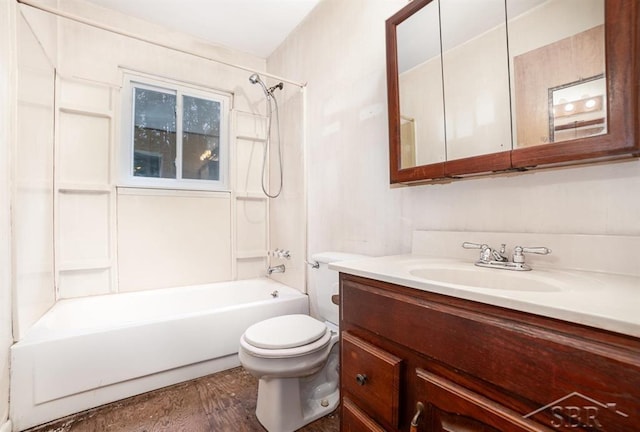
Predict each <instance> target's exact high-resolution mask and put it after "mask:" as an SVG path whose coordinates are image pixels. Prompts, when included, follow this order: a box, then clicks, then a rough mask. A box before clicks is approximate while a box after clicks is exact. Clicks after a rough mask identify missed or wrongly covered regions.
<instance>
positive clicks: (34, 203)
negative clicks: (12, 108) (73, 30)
mask: <svg viewBox="0 0 640 432" xmlns="http://www.w3.org/2000/svg"><path fill="white" fill-rule="evenodd" d="M41 23H43V24H45V25H46V24H48V23H47V22H46V21H42V22H41ZM47 28H48V27H47ZM17 46H18V50H17V53H18V54H17V60H18V62H17V65H18V76H17V84H18V85H17V113H16V121H17V129H16V130H17V136H16V140H15V142H14V146H13V149H12V155H13V158H12V170H13V176H12V180H13V183H12V192H13V200H12V221H13V225H12V228H13V232H12V236H13V251H12V253H13V260H14V268H13V271H14V278H15V282H14V302H15V309H14V316H13V326H14V330H13V332H14V337H15V338H20V337H21V335H23V334H24V332H25V331H26V330H27V329H28V328H29V327H30V326H31V324H33V323H34V322H35V321H36V320H37V319H38V318H39V317H40V316H41V315H42V314H43V313H44V312H45V311H46V310H47V309H49V308H50V307H51V306H52V305H53V302H54V300H55V291H54V268H53V265H54V264H53V262H54V249H53V237H54V234H53V229H54V228H53V199H54V197H53V145H54V83H55V71H54V64H53V62H52V59H51V57H50V56H48V55H47V53H46V52H45V51H44V50H43V49H42V46H41V45H40V44H39V42H38V40H37V39H36V37H35V36H34V34H33V33H32V32H31V29H30V27H29V23H28V22H27V21H26V20H25V19H24V17H23V16H22V14H18V16H17Z"/></svg>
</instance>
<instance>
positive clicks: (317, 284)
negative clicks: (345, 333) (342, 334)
mask: <svg viewBox="0 0 640 432" xmlns="http://www.w3.org/2000/svg"><path fill="white" fill-rule="evenodd" d="M364 258H368V257H367V256H366V255H358V254H350V253H345V252H321V253H317V254H314V255H312V256H311V261H312V262H317V263H318V264H319V265H320V267H318V268H317V269H315V268H312V269H311V271H310V272H309V288H310V290H309V291H310V294H311V295H313V296H314V299H315V302H316V305H317V306H318V315H319V316H318V318H319V319H321V320H325V321H329V322H331V323H334V324H336V325H337V324H338V322H339V315H338V306H337V305H336V304H334V303H333V302H332V301H331V296H332V295H334V294H338V291H339V288H338V272H337V271H335V270H330V269H329V263H332V262H338V261H348V260H357V259H364Z"/></svg>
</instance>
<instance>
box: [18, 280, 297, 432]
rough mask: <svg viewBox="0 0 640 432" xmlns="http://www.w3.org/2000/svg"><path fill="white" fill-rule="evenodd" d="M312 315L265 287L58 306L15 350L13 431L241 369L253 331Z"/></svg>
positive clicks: (289, 295)
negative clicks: (244, 342) (243, 348)
mask: <svg viewBox="0 0 640 432" xmlns="http://www.w3.org/2000/svg"><path fill="white" fill-rule="evenodd" d="M276 290H277V291H278V294H277V296H276V297H274V296H272V293H273V292H274V291H276ZM308 312H309V304H308V298H307V296H306V295H304V294H301V293H300V292H299V291H297V290H294V289H292V288H289V287H287V286H285V285H282V284H279V283H277V282H274V281H272V280H270V279H266V278H261V279H252V280H244V281H233V282H224V283H217V284H209V285H198V286H192V287H181V288H170V289H163V290H152V291H142V292H134V293H127V294H114V295H104V296H94V297H85V298H78V299H70V300H62V301H59V302H57V303H56V305H55V306H54V307H53V308H52V309H51V310H50V311H49V312H47V313H46V314H45V315H44V316H43V317H42V318H41V319H40V320H39V321H38V322H37V323H36V324H35V325H34V326H33V328H31V329H30V330H29V331H28V333H27V334H26V336H25V337H24V338H23V339H22V340H21V341H20V342H18V343H17V344H15V345H14V346H13V347H12V349H11V354H12V371H11V401H12V404H11V410H12V413H11V418H12V420H13V423H14V425H13V427H14V430H23V429H26V428H28V427H32V426H35V425H38V424H42V423H45V422H47V421H51V420H53V419H56V418H60V417H63V416H65V415H68V414H72V413H75V412H79V411H82V410H86V409H88V408H92V407H95V406H98V405H102V404H105V403H108V402H112V401H115V400H119V399H123V398H125V397H128V396H132V395H135V394H139V393H143V392H146V391H149V390H153V389H157V388H160V387H164V386H167V385H171V384H174V383H178V382H181V381H185V380H188V379H193V378H196V377H200V376H204V375H207V374H210V373H213V372H217V371H221V370H225V369H229V368H232V367H236V366H239V362H238V359H237V351H238V341H239V340H240V336H241V335H242V333H243V332H244V331H245V330H246V329H247V327H249V326H250V325H251V324H253V323H256V322H258V321H261V320H263V319H266V318H269V317H272V316H277V315H283V314H290V313H308Z"/></svg>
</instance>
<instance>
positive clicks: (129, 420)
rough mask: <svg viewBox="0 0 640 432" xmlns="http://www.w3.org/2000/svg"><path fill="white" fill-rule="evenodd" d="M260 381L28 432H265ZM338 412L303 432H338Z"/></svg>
mask: <svg viewBox="0 0 640 432" xmlns="http://www.w3.org/2000/svg"><path fill="white" fill-rule="evenodd" d="M257 391H258V381H257V380H256V379H255V378H254V377H252V376H251V375H249V374H248V373H247V372H245V370H244V369H242V368H241V367H238V368H235V369H231V370H228V371H223V372H219V373H216V374H213V375H208V376H205V377H202V378H198V379H195V380H192V381H187V382H184V383H180V384H176V385H173V386H171V387H166V388H163V389H160V390H155V391H152V392H149V393H145V394H142V395H139V396H134V397H131V398H128V399H124V400H122V401H118V402H114V403H111V404H108V405H104V406H102V407H98V408H95V409H92V410H89V411H85V412H82V413H79V414H76V415H73V416H70V417H66V418H64V419H62V420H58V421H56V422H53V423H49V424H47V425H43V426H38V427H35V428H32V429H29V430H28V431H27V432H103V431H105V432H214V431H215V432H227V431H228V432H254V431H257V432H264V431H265V429H264V428H263V427H262V426H261V425H260V423H259V422H258V420H257V419H256V415H255V409H256V395H257ZM339 429H340V427H339V420H338V413H337V411H336V412H335V413H333V414H330V415H328V416H326V417H324V418H322V419H320V420H317V421H315V422H313V423H311V424H309V425H307V426H305V427H303V428H302V429H300V431H302V432H338V431H339Z"/></svg>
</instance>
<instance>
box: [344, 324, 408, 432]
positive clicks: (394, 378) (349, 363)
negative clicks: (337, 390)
mask: <svg viewBox="0 0 640 432" xmlns="http://www.w3.org/2000/svg"><path fill="white" fill-rule="evenodd" d="M341 343H342V349H341V356H342V363H341V364H342V367H341V374H340V375H341V376H340V379H341V383H342V388H343V389H345V390H346V391H347V392H348V393H350V394H351V395H352V396H353V398H354V400H355V401H356V402H357V403H358V405H359V406H361V407H362V408H363V409H364V410H365V411H367V412H368V414H369V415H370V416H371V417H373V418H374V419H380V420H382V421H384V422H387V423H389V424H390V425H393V426H394V427H395V426H397V425H398V404H399V399H400V389H399V385H400V365H401V363H402V360H401V359H399V358H398V357H396V356H394V355H393V354H390V353H388V352H387V351H384V350H382V349H380V348H378V347H377V346H375V345H372V344H370V343H368V342H365V341H363V340H362V339H360V338H358V337H356V336H354V335H352V334H350V333H348V332H343V333H342V342H341Z"/></svg>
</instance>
